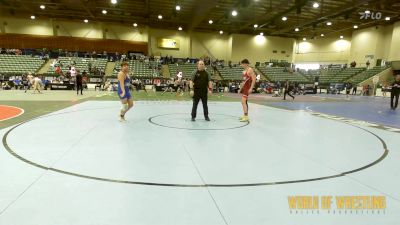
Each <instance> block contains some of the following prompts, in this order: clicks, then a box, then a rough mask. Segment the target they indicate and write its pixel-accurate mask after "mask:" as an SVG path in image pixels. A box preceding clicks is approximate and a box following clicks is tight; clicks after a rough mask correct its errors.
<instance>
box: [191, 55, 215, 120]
mask: <svg viewBox="0 0 400 225" xmlns="http://www.w3.org/2000/svg"><path fill="white" fill-rule="evenodd" d="M190 89H193V92H194V93H193V107H192V121H195V119H196V113H197V105H198V104H199V101H200V100H201V102H202V104H203V111H204V118H205V119H206V121H210V118H209V117H208V106H207V93H208V92H210V94H211V91H212V81H211V76H210V74H209V73H208V72H207V71H206V70H205V65H204V61H203V60H199V61H198V62H197V69H196V70H195V71H193V73H192V80H191V81H190Z"/></svg>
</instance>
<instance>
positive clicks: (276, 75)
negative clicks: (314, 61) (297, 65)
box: [258, 67, 310, 83]
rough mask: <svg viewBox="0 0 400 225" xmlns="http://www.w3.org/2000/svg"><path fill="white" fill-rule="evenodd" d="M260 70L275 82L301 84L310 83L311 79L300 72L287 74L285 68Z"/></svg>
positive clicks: (260, 68) (263, 68) (261, 68)
mask: <svg viewBox="0 0 400 225" xmlns="http://www.w3.org/2000/svg"><path fill="white" fill-rule="evenodd" d="M258 69H259V70H260V71H261V72H262V73H264V74H265V75H266V76H267V77H268V78H269V79H271V81H273V82H276V81H285V80H289V81H294V82H299V83H308V82H310V80H309V79H307V78H306V77H305V76H303V75H302V74H300V73H298V72H293V73H290V72H286V71H285V68H284V67H258Z"/></svg>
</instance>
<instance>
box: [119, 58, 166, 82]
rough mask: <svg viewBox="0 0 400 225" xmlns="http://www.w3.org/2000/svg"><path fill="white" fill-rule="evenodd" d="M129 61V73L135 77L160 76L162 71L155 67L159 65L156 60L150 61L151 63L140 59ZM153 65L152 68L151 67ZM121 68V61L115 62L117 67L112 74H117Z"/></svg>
mask: <svg viewBox="0 0 400 225" xmlns="http://www.w3.org/2000/svg"><path fill="white" fill-rule="evenodd" d="M128 63H129V73H130V74H131V76H133V77H143V78H147V77H160V76H161V74H160V71H159V70H158V69H154V68H156V67H157V65H156V62H154V61H150V62H149V63H145V62H141V61H139V60H130V61H128ZM150 67H151V68H150ZM120 70H121V62H116V63H115V68H114V71H113V73H112V75H111V76H117V75H118V72H119V71H120Z"/></svg>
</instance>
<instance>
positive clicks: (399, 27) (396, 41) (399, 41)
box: [388, 21, 400, 61]
mask: <svg viewBox="0 0 400 225" xmlns="http://www.w3.org/2000/svg"><path fill="white" fill-rule="evenodd" d="M388 59H389V60H390V61H395V60H400V21H399V22H397V23H395V24H394V25H393V32H392V40H391V42H390V52H389V56H388Z"/></svg>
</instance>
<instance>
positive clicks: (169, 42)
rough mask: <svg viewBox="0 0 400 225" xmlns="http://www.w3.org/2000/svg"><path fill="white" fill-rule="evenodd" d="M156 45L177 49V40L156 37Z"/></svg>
mask: <svg viewBox="0 0 400 225" xmlns="http://www.w3.org/2000/svg"><path fill="white" fill-rule="evenodd" d="M157 47H159V48H168V49H179V40H175V39H167V38H158V39H157Z"/></svg>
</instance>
